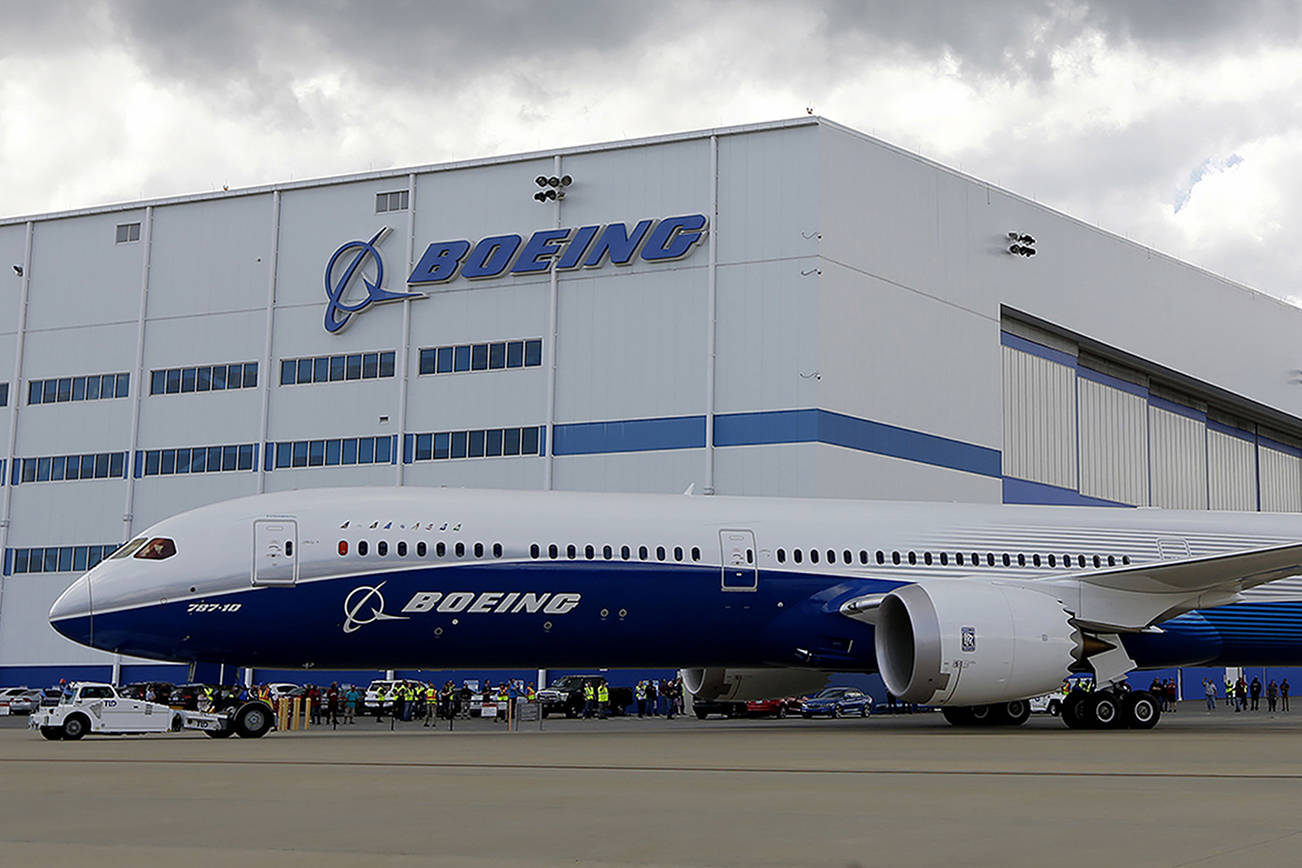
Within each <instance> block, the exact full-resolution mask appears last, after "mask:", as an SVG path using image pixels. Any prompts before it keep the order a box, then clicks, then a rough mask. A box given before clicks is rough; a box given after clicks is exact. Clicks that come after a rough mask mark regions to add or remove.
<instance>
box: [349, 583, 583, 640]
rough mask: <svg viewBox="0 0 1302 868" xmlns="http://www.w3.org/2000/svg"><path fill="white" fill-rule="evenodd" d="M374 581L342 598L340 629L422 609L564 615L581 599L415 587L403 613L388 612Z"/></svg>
mask: <svg viewBox="0 0 1302 868" xmlns="http://www.w3.org/2000/svg"><path fill="white" fill-rule="evenodd" d="M382 587H384V582H380V583H379V584H378V585H374V586H371V585H360V586H358V587H356V588H353V589H352V590H351V591H349V592H348V596H347V597H345V598H344V632H345V633H352V632H354V631H356V630H357V628H358V627H364V626H366V625H367V624H373V623H375V622H376V621H407V620H410V617H409V616H410V615H420V614H424V613H426V612H443V613H447V614H454V615H455V614H462V613H464V614H468V615H508V614H509V615H519V614H526V615H534V614H538V613H540V612H541V613H542V614H544V615H565V614H567V613H569V612H572V611H574V609H575V608H576V607H577V606H578V605H579V603H580V602H581V601H582V600H583V595H582V594H569V593H559V594H553V593H551V592H548V591H545V592H543V593H541V594H534V593H527V592H523V591H448V592H447V593H446V594H445V593H443V592H442V591H417V592H416V593H415V594H413V595H412V598H411V599H410V600H408V601H407V605H405V606H403V607H402V612H403V614H401V615H388V614H386V613H385V611H384V597H383V595H381V594H380V588H382Z"/></svg>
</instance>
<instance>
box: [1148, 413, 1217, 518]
mask: <svg viewBox="0 0 1302 868" xmlns="http://www.w3.org/2000/svg"><path fill="white" fill-rule="evenodd" d="M1148 434H1149V460H1150V461H1151V462H1152V467H1151V470H1150V474H1151V475H1150V478H1151V480H1152V483H1151V484H1152V498H1151V500H1152V505H1153V506H1160V507H1165V508H1167V509H1206V508H1207V426H1206V425H1205V424H1203V423H1202V422H1200V421H1199V420H1197V419H1191V418H1189V417H1187V416H1182V415H1180V414H1179V413H1173V412H1171V411H1170V410H1164V409H1162V408H1161V407H1153V406H1150V407H1149V408H1148Z"/></svg>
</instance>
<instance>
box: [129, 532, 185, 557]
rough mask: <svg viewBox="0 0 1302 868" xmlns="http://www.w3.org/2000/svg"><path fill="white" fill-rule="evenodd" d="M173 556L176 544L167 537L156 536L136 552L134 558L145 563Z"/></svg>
mask: <svg viewBox="0 0 1302 868" xmlns="http://www.w3.org/2000/svg"><path fill="white" fill-rule="evenodd" d="M174 554H176V543H174V542H172V541H171V540H170V539H168V538H167V537H161V536H156V537H154V538H153V539H151V540H150V541H149V542H147V543H145V544H144V546H143V547H142V548H141V549H140V551H138V552H136V557H138V558H140V559H141V560H146V561H161V560H166V559H167V558H170V557H171V556H172V555H174Z"/></svg>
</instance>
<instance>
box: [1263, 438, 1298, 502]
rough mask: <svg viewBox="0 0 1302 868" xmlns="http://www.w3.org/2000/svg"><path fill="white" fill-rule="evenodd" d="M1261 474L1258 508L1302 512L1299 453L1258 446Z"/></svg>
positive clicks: (1287, 449) (1268, 445)
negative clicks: (1259, 503)
mask: <svg viewBox="0 0 1302 868" xmlns="http://www.w3.org/2000/svg"><path fill="white" fill-rule="evenodd" d="M1257 460H1258V462H1259V463H1260V473H1261V508H1262V509H1263V510H1264V511H1266V512H1302V450H1298V449H1295V448H1294V447H1290V446H1285V445H1283V444H1282V443H1281V444H1278V445H1274V444H1271V443H1266V442H1263V443H1261V444H1259V445H1258V447H1257Z"/></svg>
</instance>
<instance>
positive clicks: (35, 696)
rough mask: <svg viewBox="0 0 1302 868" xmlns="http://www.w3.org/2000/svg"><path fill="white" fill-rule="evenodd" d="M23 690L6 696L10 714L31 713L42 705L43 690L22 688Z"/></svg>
mask: <svg viewBox="0 0 1302 868" xmlns="http://www.w3.org/2000/svg"><path fill="white" fill-rule="evenodd" d="M20 689H21V690H22V691H23V692H22V693H18V694H11V695H10V696H8V697H7V698H6V701H7V702H8V703H9V713H10V714H31V713H32V712H33V711H35V710H36V709H38V708H40V707H41V691H39V690H29V689H27V688H25V687H24V688H20Z"/></svg>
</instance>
